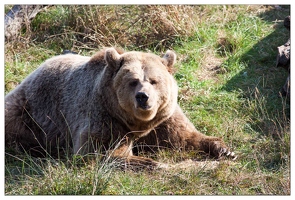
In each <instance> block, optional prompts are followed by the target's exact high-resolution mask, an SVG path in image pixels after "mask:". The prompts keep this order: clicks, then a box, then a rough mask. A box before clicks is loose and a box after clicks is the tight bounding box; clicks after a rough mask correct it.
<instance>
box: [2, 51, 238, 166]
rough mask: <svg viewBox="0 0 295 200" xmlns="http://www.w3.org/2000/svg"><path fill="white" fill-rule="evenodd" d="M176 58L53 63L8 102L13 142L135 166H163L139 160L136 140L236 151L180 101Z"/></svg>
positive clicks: (125, 56) (109, 54)
mask: <svg viewBox="0 0 295 200" xmlns="http://www.w3.org/2000/svg"><path fill="white" fill-rule="evenodd" d="M175 60H176V55H175V53H174V52H172V51H167V53H166V54H165V55H164V57H163V58H160V57H158V56H156V55H154V54H150V53H142V52H125V53H124V52H123V51H118V50H115V49H114V48H108V49H103V50H101V51H100V52H98V53H96V54H95V55H94V56H92V57H84V56H80V55H74V54H66V55H60V56H56V57H53V58H51V59H49V60H47V61H45V62H44V63H43V64H42V65H41V66H40V67H39V68H37V69H36V70H35V71H34V72H33V73H32V74H30V75H29V76H28V77H27V78H26V79H25V80H24V81H23V82H22V83H21V84H20V85H19V86H17V87H16V88H15V89H14V90H13V91H11V92H10V93H9V94H8V95H6V97H5V145H6V147H12V146H14V147H15V146H16V147H18V148H21V149H23V150H26V151H30V152H31V154H33V155H37V156H40V155H44V152H49V153H50V154H56V153H57V152H60V151H61V149H67V148H69V146H72V148H73V153H75V154H86V153H91V152H96V151H98V150H100V151H104V152H110V154H111V156H113V157H119V158H123V159H124V160H125V161H128V163H130V164H144V165H152V166H159V165H160V164H159V163H158V162H156V161H154V160H152V159H149V158H143V157H138V156H135V155H133V152H132V148H133V146H134V143H135V142H137V143H144V144H147V145H153V146H158V147H162V146H164V147H171V148H183V149H192V150H194V149H195V150H198V151H205V152H208V153H210V154H211V155H213V156H215V157H220V156H221V155H229V156H231V157H234V153H233V152H230V150H229V148H228V147H227V146H226V145H225V144H224V142H223V141H222V139H220V138H217V137H211V136H206V135H204V134H202V133H200V132H198V131H197V130H196V129H195V127H194V125H193V124H192V123H191V122H190V121H189V119H188V118H187V117H186V116H185V115H184V114H183V111H182V110H181V108H180V107H179V105H178V104H177V91H178V88H177V84H176V81H175V79H174V78H173V76H172V75H171V74H170V73H169V72H170V71H172V68H173V65H174V63H175Z"/></svg>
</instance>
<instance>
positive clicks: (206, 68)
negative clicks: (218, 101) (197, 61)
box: [196, 50, 226, 82]
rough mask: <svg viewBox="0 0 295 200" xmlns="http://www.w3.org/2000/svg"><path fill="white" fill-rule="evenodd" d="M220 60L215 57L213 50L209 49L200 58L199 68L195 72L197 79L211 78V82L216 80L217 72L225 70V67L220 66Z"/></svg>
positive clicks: (220, 72)
mask: <svg viewBox="0 0 295 200" xmlns="http://www.w3.org/2000/svg"><path fill="white" fill-rule="evenodd" d="M222 62H223V59H222V58H218V57H216V56H215V55H214V52H213V50H211V51H210V50H209V52H208V53H206V54H205V56H204V58H203V59H202V63H201V67H200V70H198V71H197V72H196V77H197V79H198V80H199V81H205V80H213V82H217V81H218V77H217V74H223V73H225V72H226V70H225V68H224V67H222V66H221V64H222Z"/></svg>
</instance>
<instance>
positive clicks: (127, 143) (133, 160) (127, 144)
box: [109, 136, 165, 168]
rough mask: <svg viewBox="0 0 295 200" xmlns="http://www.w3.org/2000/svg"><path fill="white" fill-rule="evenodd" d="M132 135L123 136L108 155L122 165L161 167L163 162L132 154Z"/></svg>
mask: <svg viewBox="0 0 295 200" xmlns="http://www.w3.org/2000/svg"><path fill="white" fill-rule="evenodd" d="M134 138H135V137H134V136H124V138H123V139H122V140H121V141H120V142H119V143H118V144H117V145H116V147H115V149H114V150H110V151H109V155H110V156H111V157H112V158H114V159H115V160H116V161H117V162H118V163H120V164H122V166H123V167H131V168H163V167H165V164H162V163H159V162H157V161H155V160H153V159H151V158H145V157H140V156H134V155H133V152H132V148H133V143H134Z"/></svg>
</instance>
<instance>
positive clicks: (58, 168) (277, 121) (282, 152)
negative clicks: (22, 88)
mask: <svg viewBox="0 0 295 200" xmlns="http://www.w3.org/2000/svg"><path fill="white" fill-rule="evenodd" d="M288 15H290V6H288V5H285V6H281V9H276V8H275V7H274V6H267V5H264V6H262V5H201V6H129V5H128V6H62V5H59V6H52V7H51V8H50V9H48V10H47V11H46V12H44V13H40V15H38V16H37V17H36V18H35V19H34V21H33V22H32V24H31V26H30V27H31V29H32V30H31V31H28V32H26V33H29V34H30V35H23V37H27V38H26V39H24V40H23V41H30V42H23V43H22V42H19V41H14V42H10V43H5V92H6V93H7V92H8V91H10V90H11V89H13V88H14V87H15V85H17V84H18V83H19V82H20V81H21V80H23V79H24V78H25V77H26V75H28V74H29V73H30V72H31V71H32V70H34V69H35V68H36V67H37V66H38V65H39V64H40V63H41V62H43V61H44V60H45V59H47V58H49V57H51V56H53V55H55V54H59V53H60V52H61V50H62V49H65V48H66V49H70V50H74V51H77V52H79V53H80V54H82V55H91V54H92V53H93V52H94V51H95V49H97V48H98V47H101V46H121V47H123V48H127V49H132V50H144V51H152V52H155V53H157V54H161V52H163V51H165V50H166V49H167V48H172V49H173V50H174V51H175V52H176V53H177V56H178V63H177V65H176V68H177V72H176V73H175V74H174V77H175V78H176V80H177V81H178V85H179V98H178V100H179V104H180V105H181V107H182V108H183V110H184V112H185V113H186V115H187V116H188V117H189V118H190V120H191V121H192V122H193V123H194V124H195V126H196V128H197V129H198V130H200V131H202V132H203V133H205V134H207V135H214V136H218V137H222V138H223V139H224V140H225V142H226V144H228V146H229V147H231V148H232V149H233V151H234V152H235V153H236V154H238V159H237V160H235V161H230V160H227V159H221V160H218V161H216V160H212V159H211V158H208V157H206V156H204V155H202V154H201V153H200V152H181V151H176V150H163V151H160V152H157V153H156V154H148V153H142V156H147V157H152V158H153V159H156V160H158V161H160V162H165V163H169V164H170V165H173V166H174V167H172V168H169V170H168V169H159V170H155V171H148V170H139V171H132V170H128V169H126V170H122V169H121V168H117V167H116V165H115V164H113V163H112V162H108V161H106V162H104V161H101V160H99V159H96V158H95V159H94V160H92V161H90V162H84V161H83V160H82V158H75V157H74V158H67V159H66V160H54V159H50V158H46V159H44V160H38V159H36V158H32V157H30V156H28V155H22V154H19V155H18V154H17V156H15V154H13V155H14V156H11V155H8V154H6V156H5V158H6V160H5V193H6V194H7V195H14V194H18V195H19V194H22V195H25V194H88V195H89V194H103V195H122V194H128V195H135V194H136V195H150V194H153V195H176V194H179V195H184V194H190V195H257V194H264V195H265V194H278V195H290V170H291V169H290V100H289V99H288V98H284V97H280V96H279V91H280V88H281V87H282V86H283V84H284V82H285V79H286V77H287V72H285V71H284V70H283V69H281V68H275V63H276V53H277V51H276V47H277V46H280V45H282V44H284V43H285V42H286V41H287V40H288V38H289V37H290V35H289V32H288V31H287V30H286V29H285V28H284V27H283V22H282V20H283V19H284V18H285V17H286V16H288ZM73 16H76V17H75V18H74V17H73ZM163 16H165V17H164V18H163ZM98 25H99V26H98ZM164 49H165V50H164Z"/></svg>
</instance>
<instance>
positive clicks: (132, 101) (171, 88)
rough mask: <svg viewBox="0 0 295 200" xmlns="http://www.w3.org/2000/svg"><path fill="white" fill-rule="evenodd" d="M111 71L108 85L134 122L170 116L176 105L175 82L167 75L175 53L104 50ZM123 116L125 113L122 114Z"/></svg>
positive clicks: (123, 109) (121, 107)
mask: <svg viewBox="0 0 295 200" xmlns="http://www.w3.org/2000/svg"><path fill="white" fill-rule="evenodd" d="M105 60H106V62H107V65H108V67H109V68H111V69H112V70H113V71H114V75H113V83H112V88H113V91H114V93H115V95H116V98H117V103H118V105H119V108H120V110H122V111H123V113H125V114H124V115H128V118H129V119H130V118H134V120H133V121H136V122H138V123H141V122H145V123H146V122H150V121H153V120H154V121H159V120H160V118H162V119H167V118H168V117H170V116H171V115H172V114H173V112H174V110H175V108H176V105H177V91H178V88H177V83H176V81H175V80H174V78H173V76H172V75H171V73H170V72H171V71H172V68H173V65H174V63H175V60H176V55H175V53H174V52H172V51H169V50H168V51H167V52H166V54H165V55H164V57H163V58H161V57H159V56H157V55H154V54H151V53H142V52H126V53H123V54H121V55H120V54H119V53H118V52H117V51H116V50H115V49H114V48H109V49H107V50H106V52H105ZM124 118H126V116H124Z"/></svg>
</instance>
